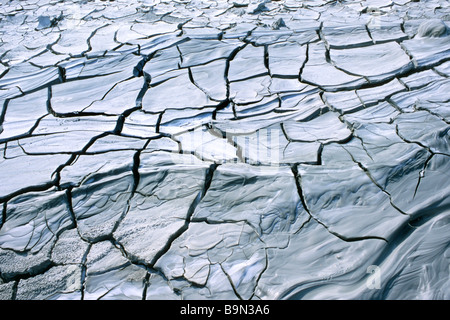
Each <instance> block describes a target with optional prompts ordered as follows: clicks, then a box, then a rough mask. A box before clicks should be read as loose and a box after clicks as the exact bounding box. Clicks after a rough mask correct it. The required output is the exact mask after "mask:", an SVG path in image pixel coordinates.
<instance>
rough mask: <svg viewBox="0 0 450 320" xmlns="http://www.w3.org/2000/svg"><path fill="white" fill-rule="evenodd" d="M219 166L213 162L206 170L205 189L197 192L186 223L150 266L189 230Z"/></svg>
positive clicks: (172, 236) (157, 254)
mask: <svg viewBox="0 0 450 320" xmlns="http://www.w3.org/2000/svg"><path fill="white" fill-rule="evenodd" d="M217 167H218V165H217V164H212V165H211V166H210V167H209V169H207V170H206V174H205V182H204V186H203V189H202V190H201V191H200V192H199V193H198V194H197V197H196V198H195V199H194V201H193V202H192V203H191V205H190V207H189V209H188V212H187V215H186V219H185V221H184V225H183V226H182V227H181V228H179V229H178V230H177V231H176V232H175V233H173V234H172V235H171V236H170V237H169V240H168V241H167V243H166V245H165V246H164V247H163V248H161V250H159V251H158V252H157V253H156V254H155V256H154V257H153V259H152V260H151V261H150V263H149V266H150V267H153V266H154V265H155V264H156V262H157V261H158V260H159V258H161V257H162V256H163V255H164V254H165V253H166V252H167V251H169V249H170V247H171V246H172V243H173V242H174V241H175V240H176V239H177V238H179V237H180V236H181V235H182V234H183V233H184V232H185V231H187V230H188V228H189V224H190V222H191V219H192V216H193V214H194V212H195V208H196V207H197V205H198V204H199V203H200V201H201V199H202V198H203V197H204V196H205V194H206V192H207V191H208V189H209V186H210V185H211V181H212V178H213V175H214V172H215V170H216V168H217Z"/></svg>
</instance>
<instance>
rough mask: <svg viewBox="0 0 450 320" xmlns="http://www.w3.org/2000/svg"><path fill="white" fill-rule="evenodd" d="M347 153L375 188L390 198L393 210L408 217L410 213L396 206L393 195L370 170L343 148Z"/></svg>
mask: <svg viewBox="0 0 450 320" xmlns="http://www.w3.org/2000/svg"><path fill="white" fill-rule="evenodd" d="M342 148H343V149H344V150H345V151H346V152H347V153H348V155H349V156H350V158H351V159H352V161H353V162H354V163H355V164H357V165H358V167H359V168H360V169H361V170H362V171H363V172H364V173H365V174H366V175H367V177H369V179H370V180H371V181H372V183H373V184H374V185H375V186H377V187H378V189H380V190H381V191H382V192H383V193H384V194H386V195H387V196H388V197H389V202H390V204H391V206H392V207H393V208H395V209H396V210H397V211H398V212H400V213H401V214H403V215H408V213H406V212H404V211H403V210H401V209H400V208H399V207H397V206H396V205H395V204H394V202H393V201H392V196H391V194H390V193H389V192H388V191H386V190H385V189H384V188H383V187H382V186H381V185H380V184H379V183H378V182H377V181H376V180H375V178H374V177H373V176H372V174H371V173H370V170H369V169H368V168H366V167H365V166H364V165H363V164H362V163H361V162H359V161H357V160H356V159H355V158H354V157H353V154H352V153H351V152H350V151H348V150H347V149H346V148H345V146H343V147H342ZM363 150H365V148H363ZM367 155H368V156H369V157H370V155H369V154H367Z"/></svg>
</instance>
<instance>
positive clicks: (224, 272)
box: [218, 263, 244, 300]
mask: <svg viewBox="0 0 450 320" xmlns="http://www.w3.org/2000/svg"><path fill="white" fill-rule="evenodd" d="M218 265H219V266H220V269H221V270H222V272H223V274H224V275H225V276H226V277H227V279H228V282H229V283H230V285H231V288H232V289H233V292H234V294H235V295H236V297H237V298H238V299H239V300H244V299H243V298H242V297H241V295H240V294H239V292H238V290H237V288H236V286H235V285H234V283H233V280H232V279H231V276H230V275H229V274H228V272H226V270H225V268H224V267H223V266H222V264H221V263H218Z"/></svg>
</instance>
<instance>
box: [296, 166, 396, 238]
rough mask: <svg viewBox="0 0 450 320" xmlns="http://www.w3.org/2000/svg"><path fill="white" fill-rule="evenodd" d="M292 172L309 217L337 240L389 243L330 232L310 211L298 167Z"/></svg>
mask: <svg viewBox="0 0 450 320" xmlns="http://www.w3.org/2000/svg"><path fill="white" fill-rule="evenodd" d="M291 170H292V173H293V175H294V178H295V184H296V186H297V191H298V195H299V197H300V200H301V202H302V205H303V207H304V209H305V211H306V212H307V213H308V215H309V216H310V217H311V218H312V219H313V220H314V221H316V222H317V223H318V224H320V225H321V226H323V227H324V228H325V229H326V230H327V231H328V232H329V233H330V234H332V235H334V236H336V237H337V238H339V239H341V240H343V241H345V242H355V241H362V240H371V239H372V240H382V241H385V242H388V240H387V239H385V238H383V237H378V236H361V237H346V236H344V235H341V234H339V233H337V232H334V231H332V230H330V229H329V227H328V226H327V225H326V224H325V223H323V222H322V221H320V220H319V219H317V218H316V217H314V215H313V214H312V213H311V211H310V210H309V208H308V205H307V203H306V199H305V196H304V194H303V189H302V187H301V176H300V174H299V172H298V169H297V166H295V165H293V166H291Z"/></svg>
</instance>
